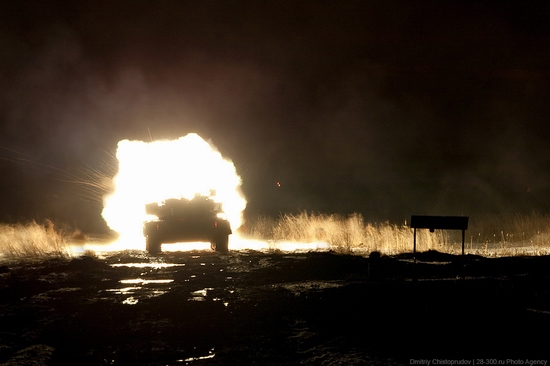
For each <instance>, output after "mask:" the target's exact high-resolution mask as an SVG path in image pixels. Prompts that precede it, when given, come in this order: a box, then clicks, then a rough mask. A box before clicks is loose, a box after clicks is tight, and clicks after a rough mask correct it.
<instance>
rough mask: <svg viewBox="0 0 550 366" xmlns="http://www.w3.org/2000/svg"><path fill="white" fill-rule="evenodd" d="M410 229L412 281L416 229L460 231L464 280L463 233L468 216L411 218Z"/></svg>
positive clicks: (417, 216) (466, 227)
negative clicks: (411, 233)
mask: <svg viewBox="0 0 550 366" xmlns="http://www.w3.org/2000/svg"><path fill="white" fill-rule="evenodd" d="M411 228H413V229H414V239H413V258H414V271H415V272H414V280H415V281H416V229H429V230H430V232H431V233H433V232H434V230H435V229H438V230H462V259H461V260H462V279H464V232H465V231H466V230H467V229H468V216H419V215H412V216H411Z"/></svg>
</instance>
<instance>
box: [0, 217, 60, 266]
mask: <svg viewBox="0 0 550 366" xmlns="http://www.w3.org/2000/svg"><path fill="white" fill-rule="evenodd" d="M67 238H68V237H67V236H66V235H65V234H64V233H63V232H61V231H58V230H56V229H55V226H54V224H53V223H52V222H51V221H49V220H47V221H46V222H45V223H44V224H37V223H36V222H31V223H28V224H15V225H9V224H0V258H3V259H23V258H36V257H65V256H68V241H67V240H68V239H67Z"/></svg>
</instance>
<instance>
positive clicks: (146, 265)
mask: <svg viewBox="0 0 550 366" xmlns="http://www.w3.org/2000/svg"><path fill="white" fill-rule="evenodd" d="M183 266H185V263H115V264H111V267H133V268H154V269H160V268H168V267H183Z"/></svg>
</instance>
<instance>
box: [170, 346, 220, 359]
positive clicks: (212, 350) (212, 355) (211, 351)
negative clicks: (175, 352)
mask: <svg viewBox="0 0 550 366" xmlns="http://www.w3.org/2000/svg"><path fill="white" fill-rule="evenodd" d="M215 356H216V354H215V353H214V348H212V349H211V350H210V351H208V355H206V356H198V357H189V358H186V359H185V360H177V362H192V361H200V360H208V359H210V358H214V357H215Z"/></svg>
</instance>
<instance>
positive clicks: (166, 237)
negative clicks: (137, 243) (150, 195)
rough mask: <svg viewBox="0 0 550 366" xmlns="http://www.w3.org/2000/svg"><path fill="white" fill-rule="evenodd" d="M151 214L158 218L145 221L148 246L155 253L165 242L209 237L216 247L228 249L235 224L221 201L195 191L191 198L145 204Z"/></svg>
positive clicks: (188, 240)
mask: <svg viewBox="0 0 550 366" xmlns="http://www.w3.org/2000/svg"><path fill="white" fill-rule="evenodd" d="M145 212H146V213H147V214H148V215H154V216H157V218H158V219H157V220H152V221H148V222H145V223H144V225H143V235H144V236H145V243H146V244H145V247H146V249H147V251H148V252H149V253H151V254H155V253H159V252H160V251H161V245H162V244H164V243H179V242H191V241H205V242H209V243H210V244H211V247H212V249H213V250H216V251H218V252H220V253H227V251H228V249H229V248H228V244H229V234H231V226H230V224H229V221H227V220H226V219H223V218H222V217H221V215H222V214H223V211H222V207H221V203H217V202H214V201H213V200H212V199H211V198H210V197H207V196H201V195H195V197H194V198H193V199H191V200H188V199H186V198H181V199H180V198H170V199H167V200H165V201H164V202H163V203H162V204H160V205H159V204H158V203H157V202H154V203H148V204H146V205H145Z"/></svg>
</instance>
